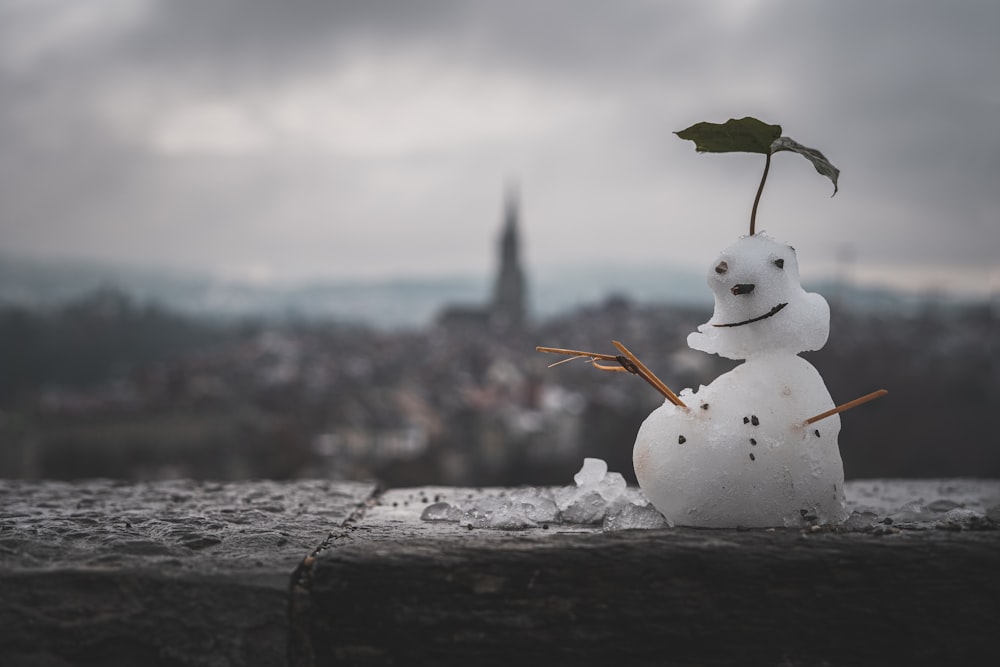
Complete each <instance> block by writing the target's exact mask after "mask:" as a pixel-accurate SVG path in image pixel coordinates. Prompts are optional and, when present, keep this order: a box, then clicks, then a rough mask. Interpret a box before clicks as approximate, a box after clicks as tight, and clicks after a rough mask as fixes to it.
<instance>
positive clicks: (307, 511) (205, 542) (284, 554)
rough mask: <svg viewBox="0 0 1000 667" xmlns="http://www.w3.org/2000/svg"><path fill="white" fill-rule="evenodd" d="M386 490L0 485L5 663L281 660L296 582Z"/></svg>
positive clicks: (266, 484) (1, 654) (1, 657)
mask: <svg viewBox="0 0 1000 667" xmlns="http://www.w3.org/2000/svg"><path fill="white" fill-rule="evenodd" d="M373 493H374V486H373V485H371V484H352V483H331V482H316V481H308V482H290V483H281V482H270V481H254V482H241V483H226V484H214V483H202V482H193V481H183V480H182V481H170V482H156V483H147V484H127V483H121V482H112V481H106V480H98V481H88V482H80V483H72V484H69V483H61V482H42V483H31V482H18V481H0V665H33V666H42V665H52V666H57V665H58V666H62V665H178V666H180V665H184V666H187V665H280V664H283V663H284V662H285V645H286V638H287V635H288V627H287V613H286V608H287V600H288V584H289V578H290V576H291V574H292V572H293V570H294V569H295V568H296V566H297V565H298V564H299V563H300V562H301V560H302V558H303V557H304V556H305V555H306V554H308V553H309V552H311V551H312V550H313V549H314V548H315V546H316V545H317V544H319V543H320V542H322V541H323V540H324V538H326V536H327V535H328V534H329V533H330V531H331V530H336V529H337V528H338V527H339V526H342V525H343V524H344V523H345V521H347V519H348V518H349V517H350V515H351V514H352V512H354V511H355V510H356V509H357V508H358V507H359V506H360V505H362V504H364V502H365V501H366V500H367V499H368V498H369V497H370V496H371V495H372V494H373Z"/></svg>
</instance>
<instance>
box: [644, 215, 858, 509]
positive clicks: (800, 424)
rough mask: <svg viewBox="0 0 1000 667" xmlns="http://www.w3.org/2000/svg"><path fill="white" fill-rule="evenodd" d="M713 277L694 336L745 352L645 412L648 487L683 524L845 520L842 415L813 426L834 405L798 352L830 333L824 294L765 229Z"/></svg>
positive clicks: (691, 340)
mask: <svg viewBox="0 0 1000 667" xmlns="http://www.w3.org/2000/svg"><path fill="white" fill-rule="evenodd" d="M708 284H709V287H711V289H712V292H713V294H714V295H715V310H714V313H713V315H712V318H711V319H710V320H709V321H708V322H707V323H705V324H703V325H701V326H700V327H698V332H696V333H692V334H691V335H690V336H688V345H689V346H690V347H692V348H693V349H696V350H701V351H703V352H709V353H714V354H719V355H721V356H724V357H727V358H730V359H742V360H745V361H744V362H743V363H742V364H741V365H739V366H737V367H736V368H734V369H733V370H731V371H730V372H728V373H725V374H723V375H721V376H719V377H718V378H717V379H716V380H715V381H714V382H712V383H710V384H709V385H708V386H702V387H700V388H699V389H698V390H697V391H692V390H690V389H686V390H684V391H682V392H681V393H680V399H681V402H682V403H683V404H684V407H682V406H681V405H676V404H675V403H674V402H672V401H670V400H666V401H664V404H663V405H662V406H661V407H659V408H657V409H656V410H655V411H653V413H652V414H650V415H649V417H647V418H646V420H645V421H644V422H643V424H642V426H641V427H640V429H639V433H638V436H637V437H636V441H635V448H634V449H633V453H632V461H633V465H634V466H635V474H636V478H637V479H638V480H639V486H640V487H641V488H642V490H643V492H644V493H645V495H646V497H647V498H648V499H649V501H650V502H651V503H652V504H653V505H654V506H655V507H656V508H657V509H658V510H660V512H661V513H662V514H663V515H664V516H665V517H666V518H667V519H668V520H669V521H671V522H672V523H674V524H677V525H688V526H705V527H725V526H730V527H731V526H746V527H760V526H782V525H785V526H789V525H798V524H800V523H801V522H802V521H803V519H804V518H808V519H809V520H818V521H820V522H823V523H830V522H838V521H841V520H843V519H844V518H846V516H847V514H846V509H845V504H844V469H843V463H842V462H841V458H840V450H839V448H838V445H837V435H838V434H839V432H840V417H839V416H838V415H832V416H831V417H829V418H827V419H826V420H824V421H823V422H822V423H816V424H805V420H806V419H807V418H809V417H810V416H812V415H818V414H821V413H823V412H826V411H828V410H830V409H832V408H833V407H834V403H833V400H832V399H831V398H830V394H829V393H828V392H827V389H826V385H825V384H824V383H823V379H822V378H821V377H820V375H819V373H818V372H817V371H816V369H815V368H814V367H813V366H812V365H811V364H810V363H809V362H808V361H806V360H805V359H803V358H802V357H800V356H798V353H799V352H805V351H809V350H817V349H819V348H821V347H822V346H823V345H824V344H825V343H826V339H827V335H828V333H829V329H830V309H829V306H828V305H827V303H826V300H825V299H824V298H823V297H822V296H820V295H818V294H812V293H808V292H806V291H805V290H804V289H802V286H801V284H800V282H799V272H798V262H797V259H796V256H795V250H794V249H793V248H792V247H791V246H788V245H785V244H783V243H778V242H776V241H774V240H772V239H770V238H769V237H767V236H765V235H764V234H762V233H761V234H754V235H752V236H746V237H743V238H741V239H739V240H738V241H737V242H736V243H734V244H733V245H731V246H730V247H729V248H727V249H726V250H724V251H723V252H722V254H721V255H719V257H718V258H716V260H715V261H714V262H713V263H712V265H711V268H710V269H709V272H708Z"/></svg>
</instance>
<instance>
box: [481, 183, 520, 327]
mask: <svg viewBox="0 0 1000 667" xmlns="http://www.w3.org/2000/svg"><path fill="white" fill-rule="evenodd" d="M519 204H520V202H519V197H518V192H517V187H516V186H515V185H508V186H507V189H506V193H505V195H504V213H503V218H504V219H503V230H502V232H501V234H500V270H499V272H498V274H497V281H496V285H495V287H494V290H493V304H492V308H491V309H490V320H491V324H492V325H493V326H494V327H495V328H499V329H513V330H517V329H521V328H522V327H523V326H524V321H525V317H526V314H527V308H526V304H525V284H524V271H523V270H522V269H521V258H520V250H521V249H520V240H519V238H518V222H519V216H520V210H519V209H520V205H519Z"/></svg>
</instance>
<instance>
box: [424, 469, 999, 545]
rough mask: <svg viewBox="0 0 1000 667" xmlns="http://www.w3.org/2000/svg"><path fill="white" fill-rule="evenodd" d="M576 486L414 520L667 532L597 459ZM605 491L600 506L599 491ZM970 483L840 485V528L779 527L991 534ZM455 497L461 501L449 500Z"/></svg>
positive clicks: (443, 508)
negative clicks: (842, 512) (843, 507)
mask: <svg viewBox="0 0 1000 667" xmlns="http://www.w3.org/2000/svg"><path fill="white" fill-rule="evenodd" d="M602 470H603V471H605V472H603V473H602V476H600V477H598V476H597V475H596V474H594V475H586V474H585V475H584V476H583V477H582V478H581V479H582V480H583V482H584V483H583V484H582V485H580V484H575V485H573V486H567V487H558V488H534V487H524V488H517V489H512V490H497V491H496V492H494V493H492V494H489V493H487V494H485V495H481V494H480V495H477V494H473V493H470V494H465V495H463V499H462V500H455V499H453V498H454V496H449V500H448V501H446V502H435V503H433V504H430V505H428V506H427V507H425V508H424V510H423V513H422V514H421V519H423V520H424V521H428V522H447V523H455V524H458V525H460V526H462V527H467V528H481V529H492V530H524V529H531V528H537V529H546V528H549V529H551V528H553V527H558V526H566V527H573V528H572V529H574V530H576V529H578V528H579V527H586V528H589V529H591V530H595V529H597V527H598V526H600V529H601V530H603V531H604V532H615V531H622V530H655V529H669V528H671V527H672V526H671V523H670V522H669V521H668V520H667V518H666V517H664V516H663V514H661V513H660V512H659V511H658V510H657V509H656V508H655V507H654V506H653V505H651V504H649V502H648V501H647V500H646V498H645V497H644V496H643V494H642V491H641V490H639V489H638V488H635V487H626V486H624V485H622V484H620V483H619V482H618V479H620V478H621V476H620V475H618V474H617V473H613V472H610V473H609V472H606V471H607V465H606V464H605V463H604V462H603V461H601V460H600V459H588V460H585V462H584V464H583V467H582V468H581V472H584V471H602ZM602 488H603V489H604V491H605V492H606V493H607V495H608V497H607V499H605V497H604V496H602V495H601V492H600V490H599V489H602ZM983 490H984V487H983V486H982V485H981V484H979V483H977V481H976V480H947V481H937V480H906V481H901V480H894V481H892V482H889V483H886V482H884V481H880V480H856V481H853V482H848V483H847V484H846V490H845V494H846V496H847V510H848V513H847V515H846V518H845V520H844V521H843V522H840V523H833V524H829V525H826V526H824V525H823V523H824V522H823V521H822V520H821V518H820V517H819V516H818V515H816V514H815V513H813V512H811V511H809V510H808V509H806V508H802V509H806V511H805V512H804V513H803V512H802V511H801V510H800V511H798V512H796V513H795V517H794V520H793V521H791V522H789V524H788V525H787V526H786V527H787V528H789V529H793V530H811V531H815V530H827V531H836V532H859V533H874V534H889V533H897V532H900V531H903V530H919V531H923V530H992V529H995V528H996V526H997V524H998V523H1000V496H995V494H994V496H984V494H983ZM456 495H461V494H456Z"/></svg>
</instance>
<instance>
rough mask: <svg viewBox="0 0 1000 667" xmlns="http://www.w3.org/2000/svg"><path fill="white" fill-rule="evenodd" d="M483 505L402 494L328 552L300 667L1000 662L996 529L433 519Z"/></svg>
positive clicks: (306, 611)
mask: <svg viewBox="0 0 1000 667" xmlns="http://www.w3.org/2000/svg"><path fill="white" fill-rule="evenodd" d="M478 493H482V491H476V490H469V489H444V488H428V489H403V490H395V491H388V492H386V493H385V494H382V495H381V496H379V497H378V498H377V500H376V502H375V503H374V504H373V506H371V507H370V509H368V510H367V511H366V512H365V513H364V514H363V515H361V516H359V517H358V518H357V520H356V521H355V522H352V525H351V526H350V527H349V529H348V530H346V531H344V532H342V533H340V534H338V535H337V536H336V538H335V539H333V540H332V541H331V542H329V543H328V544H327V545H325V548H323V549H321V550H319V551H318V553H316V554H314V558H312V559H310V561H309V563H308V567H307V568H304V570H303V571H301V572H300V573H299V583H298V585H297V588H298V589H299V593H298V597H299V599H300V601H299V603H298V604H296V605H295V606H294V607H293V610H292V611H293V616H294V618H293V622H292V625H293V626H294V627H295V628H296V629H297V631H298V633H299V634H298V635H297V636H296V638H295V640H294V641H293V643H292V646H291V649H292V650H291V655H292V657H293V660H294V664H296V665H388V664H435V665H456V666H457V665H463V666H464V665H470V664H476V665H505V666H509V665H510V664H511V663H512V662H518V661H520V662H526V663H528V664H552V665H564V664H573V665H606V664H616V663H618V664H628V665H734V664H741V665H754V664H763V665H866V664H871V665H886V664H905V665H920V664H932V665H940V664H961V663H962V661H963V660H964V661H965V662H967V663H973V664H975V663H978V662H979V661H980V660H981V659H982V657H983V656H984V655H987V656H988V655H992V654H995V632H996V628H997V627H1000V531H997V530H991V529H990V528H995V527H996V525H995V523H994V522H993V521H992V520H984V521H982V522H981V523H979V524H976V525H978V526H979V527H980V528H984V530H958V528H959V526H958V525H952V524H949V523H947V522H944V523H942V524H940V525H941V526H942V527H945V528H950V529H949V530H940V529H938V530H914V529H905V528H904V529H902V530H900V529H899V528H897V527H893V526H888V525H886V524H884V523H882V524H878V525H877V527H876V529H874V530H873V529H871V528H869V529H867V530H866V531H863V532H851V531H845V530H843V529H831V528H827V527H805V528H804V529H799V528H793V529H775V530H743V531H741V530H698V529H684V528H675V529H660V530H648V531H646V530H641V531H625V532H610V533H606V532H603V531H602V530H601V529H600V528H599V527H581V526H563V525H557V524H556V525H548V526H541V527H537V528H530V529H527V530H522V531H516V532H501V531H495V530H481V529H475V530H469V529H468V528H467V527H463V526H461V525H459V524H457V523H450V524H448V523H445V524H442V523H429V522H426V521H420V519H419V517H420V513H421V511H422V510H423V508H424V507H426V506H427V505H428V504H429V503H432V502H435V501H438V500H440V501H443V502H459V501H461V500H463V499H465V500H468V499H469V496H475V495H476V494H478ZM487 493H489V492H487ZM847 493H848V497H849V499H850V504H851V505H852V506H853V507H854V508H857V509H866V510H870V511H874V512H875V513H877V514H879V515H880V516H884V515H885V514H888V513H890V512H893V511H896V510H898V509H899V508H900V507H902V506H904V505H906V504H907V503H909V502H914V501H918V502H921V503H926V504H934V505H935V506H936V507H937V508H939V509H942V510H945V509H947V508H954V507H957V506H965V507H969V508H977V509H979V510H986V509H987V508H995V507H996V506H997V505H998V504H1000V482H996V481H992V482H983V481H970V480H964V481H963V480H953V481H940V482H935V481H928V482H918V481H866V482H854V483H849V484H848V488H847ZM993 511H994V514H995V511H996V510H993ZM916 525H917V524H914V526H916Z"/></svg>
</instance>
